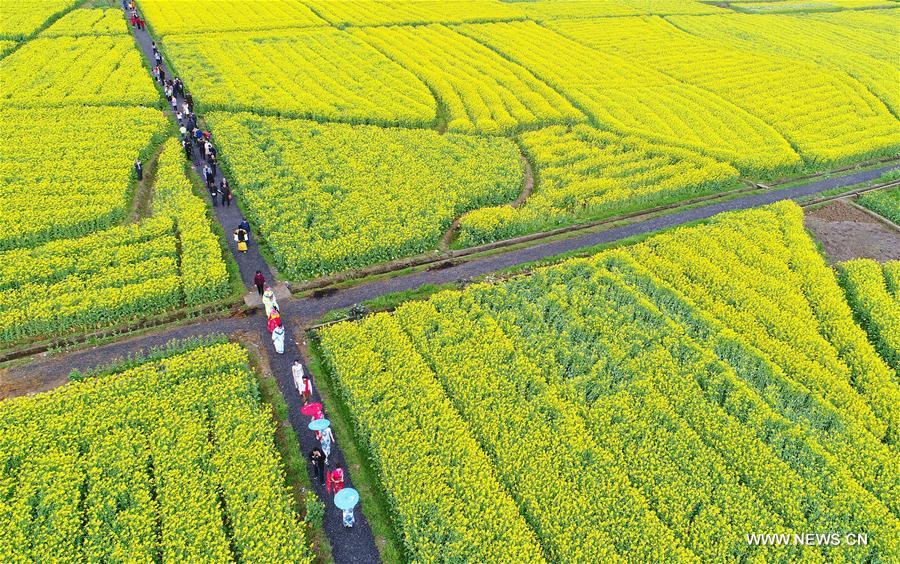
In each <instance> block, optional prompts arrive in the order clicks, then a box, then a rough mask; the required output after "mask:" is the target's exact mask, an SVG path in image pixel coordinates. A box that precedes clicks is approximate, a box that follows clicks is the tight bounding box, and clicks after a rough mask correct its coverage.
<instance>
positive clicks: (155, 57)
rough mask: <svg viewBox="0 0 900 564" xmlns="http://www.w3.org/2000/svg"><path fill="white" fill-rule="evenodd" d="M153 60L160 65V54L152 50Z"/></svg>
mask: <svg viewBox="0 0 900 564" xmlns="http://www.w3.org/2000/svg"><path fill="white" fill-rule="evenodd" d="M153 60H154V61H156V64H157V66H160V65H162V55H160V54H159V51H154V52H153Z"/></svg>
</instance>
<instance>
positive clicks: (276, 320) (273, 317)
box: [267, 307, 281, 333]
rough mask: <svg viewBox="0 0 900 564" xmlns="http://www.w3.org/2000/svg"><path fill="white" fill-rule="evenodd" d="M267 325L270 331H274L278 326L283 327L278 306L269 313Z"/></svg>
mask: <svg viewBox="0 0 900 564" xmlns="http://www.w3.org/2000/svg"><path fill="white" fill-rule="evenodd" d="M267 327H268V329H269V333H271V332H272V331H274V330H275V328H276V327H281V314H280V313H278V308H277V307H273V308H272V313H270V314H269V322H268V325H267Z"/></svg>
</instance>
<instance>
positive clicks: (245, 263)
mask: <svg viewBox="0 0 900 564" xmlns="http://www.w3.org/2000/svg"><path fill="white" fill-rule="evenodd" d="M130 29H131V30H132V33H133V34H134V37H135V39H136V42H137V44H138V46H139V47H140V49H141V51H143V53H144V55H145V57H146V60H147V61H153V60H154V56H153V43H152V42H153V38H152V37H150V34H149V33H147V32H145V31H139V30H136V29H135V28H130ZM160 67H161V68H162V69H163V70H164V71H165V74H166V78H168V79H172V78H174V75H173V73H172V72H171V70H170V69H169V68H168V66H167V65H166V64H165V62H163V64H161V65H160ZM185 87H186V89H189V87H190V85H185ZM176 101H177V104H178V106H179V107H181V104H182V103H183V102H184V100H183V98H182V97H181V96H180V95H176ZM194 103H195V105H196V100H195V101H194ZM170 117H171V116H170ZM197 118H198V121H200V116H199V115H198V116H197ZM215 140H216V139H215V137H213V139H212V141H213V142H214V143H215ZM193 149H194V150H193V162H192V163H191V164H192V166H193V168H194V170H195V171H196V172H197V174H198V175H199V176H200V178H203V173H202V171H203V167H204V166H205V165H206V164H207V162H206V160H205V159H204V157H203V152H202V150H201V148H200V145H199V144H197V143H195V144H194V145H193ZM222 178H223V177H222V170H221V167H216V168H215V178H214V182H215V185H216V186H217V187H218V186H219V185H220V183H221V181H222ZM229 184H230V185H231V187H232V190H233V191H234V192H235V199H237V197H238V196H239V194H237V193H236V190H237V186H236V185H235V184H234V183H229ZM207 201H208V202H210V203H211V204H212V205H213V211H214V212H215V215H216V219H218V221H219V223H220V224H221V225H222V228H223V230H224V231H225V234H226V240H227V242H228V247H229V249H230V250H231V253H232V255H233V256H234V259H235V261H236V262H237V264H238V267H239V268H240V274H241V279H242V281H243V283H244V286H245V287H247V288H252V287H253V277H254V275H255V274H256V271H261V272H262V273H263V275H264V276H265V277H266V280H267V282H268V284H269V285H271V286H275V284H276V280H275V277H274V276H273V272H272V269H270V268H269V266H268V265H267V264H266V262H265V260H264V259H263V256H262V254H261V253H260V252H259V247H258V246H257V244H256V243H255V240H256V237H253V238H252V240H251V243H250V245H249V249H248V251H247V252H244V253H240V252H238V251H237V243H236V242H235V241H234V238H233V237H231V233H232V231H233V230H234V229H235V228H236V227H237V226H238V224H239V223H240V222H241V220H242V219H243V216H242V213H241V211H240V209H239V208H238V207H237V205H236V204H234V203H232V205H231V206H224V205H221V204H222V203H221V202H217V201H216V200H215V199H214V198H210V197H209V196H208V195H207ZM217 204H219V205H217ZM252 227H253V226H251V229H252ZM257 235H258V233H257ZM260 313H261V312H260ZM289 316H290V314H289V313H288V312H287V311H285V310H282V318H283V319H284V328H285V347H284V354H280V355H279V354H276V353H275V352H274V348H273V346H272V344H271V335H270V333H269V331H268V330H267V328H266V319H265V317H264V316H263V315H256V316H251V317H249V318H246V319H242V320H239V321H238V322H237V325H236V326H234V327H232V326H225V325H223V324H220V323H215V322H213V323H209V324H200V325H204V328H203V329H201V331H213V332H215V331H222V332H225V333H232V332H235V331H251V332H257V333H258V334H259V337H260V339H261V342H262V351H261V352H263V353H264V354H266V355H267V357H268V360H269V365H270V366H271V369H272V371H273V373H274V374H275V377H276V379H277V381H278V387H279V389H280V390H281V393H282V395H283V396H284V399H285V401H286V402H287V404H288V408H289V412H290V421H291V425H292V426H293V428H294V431H295V432H296V434H297V437H298V438H299V440H300V444H301V448H302V449H303V451H304V453H306V452H309V450H311V449H312V447H313V446H314V444H317V441H316V440H315V437H314V435H313V434H312V432H311V431H310V430H309V429H308V428H307V424H308V423H309V421H308V418H306V417H304V416H302V415H301V414H300V407H301V404H302V401H301V398H300V395H299V393H298V392H297V389H296V388H295V387H294V385H293V380H292V378H291V364H292V363H293V360H294V358H295V357H299V350H298V348H297V343H296V341H295V340H294V338H293V336H292V331H291V329H290V323H287V320H288V318H289ZM197 327H198V326H196V325H195V326H191V327H186V328H182V329H181V330H179V331H180V332H181V333H186V332H190V331H191V330H192V329H194V330H196V329H197ZM169 338H172V335H171V333H165V332H163V333H160V334H158V335H155V336H154V337H151V338H145V339H144V340H142V341H134V342H131V343H128V342H126V343H125V344H123V345H120V344H118V343H117V344H116V345H113V346H112V348H111V349H110V350H105V351H104V352H103V353H99V352H98V351H96V350H94V351H89V352H88V353H86V354H85V355H84V357H83V359H84V360H85V361H87V359H91V360H90V361H87V362H93V363H94V364H95V365H96V364H102V363H101V362H98V360H100V358H102V357H108V356H109V354H110V351H115V350H116V348H117V347H120V346H127V347H128V348H129V350H130V351H134V350H135V349H142V348H145V347H146V346H147V343H148V342H151V341H153V340H158V339H163V340H166V339H169ZM179 338H180V337H179ZM119 350H121V349H119ZM113 354H115V353H113ZM72 368H73V366H72V364H71V362H70V360H69V357H68V356H67V357H63V358H62V359H60V360H58V361H56V364H51V365H48V366H47V367H46V370H45V372H44V374H46V375H47V376H44V378H43V379H42V380H41V381H42V382H44V383H45V385H50V384H55V385H59V383H61V382H62V381H64V380H62V381H61V380H60V378H59V374H60V373H62V372H65V373H66V374H68V372H69V371H70V370H71V369H72ZM11 372H13V371H11ZM21 374H22V371H21V370H17V371H15V373H14V374H7V375H6V376H7V377H10V378H13V379H16V378H17V380H16V381H17V382H18V383H19V384H20V386H19V387H18V388H17V389H21V383H22V382H23V379H22V377H21ZM50 374H55V377H54V376H50ZM314 397H315V398H318V391H317V390H316V391H315V393H314ZM326 415H327V406H326ZM343 458H344V457H343V453H342V452H341V449H340V446H339V445H334V446H333V447H332V452H331V457H330V462H331V468H333V467H334V464H336V463H338V462H340V463H343V461H344V460H343ZM307 470H308V471H310V470H311V469H310V468H308V469H307ZM345 480H346V483H347V485H348V486H349V485H352V476H350V472H349V470H346V471H345ZM314 489H315V490H316V494H317V495H318V496H319V498H320V499H321V500H322V501H323V502H324V503H325V508H326V509H325V517H324V521H323V527H324V529H325V533H326V535H327V536H328V539H329V541H330V543H331V551H332V556H333V558H334V560H335V562H339V563H343V562H364V563H372V562H378V561H379V560H380V557H379V554H378V550H377V548H376V546H375V539H374V537H373V535H372V530H371V527H370V526H369V522H368V520H367V519H366V517H365V515H364V514H363V513H362V510H361V508H357V511H356V517H357V519H356V524H355V525H354V526H353V527H352V528H349V529H348V528H345V527H344V526H343V524H342V521H341V512H340V510H339V509H337V507H335V505H334V503H333V501H332V499H331V496H330V495H327V494H326V492H325V490H324V488H323V487H321V486H318V485H317V486H316V487H315V488H314Z"/></svg>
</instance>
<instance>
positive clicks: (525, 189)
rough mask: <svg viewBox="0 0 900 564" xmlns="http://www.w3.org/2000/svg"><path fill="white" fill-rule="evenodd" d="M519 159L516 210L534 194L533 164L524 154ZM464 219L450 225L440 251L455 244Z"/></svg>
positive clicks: (440, 245)
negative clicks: (519, 168)
mask: <svg viewBox="0 0 900 564" xmlns="http://www.w3.org/2000/svg"><path fill="white" fill-rule="evenodd" d="M519 159H520V161H521V163H522V172H523V174H522V191H521V192H519V195H518V196H516V199H515V200H513V202H512V203H511V204H510V205H511V206H512V207H514V208H518V207H519V206H521V205H522V204H524V203H525V200H527V199H528V197H529V196H531V193H532V192H534V172H533V171H532V170H531V162H530V161H529V160H528V158H527V157H526V156H525V154H524V153H522V152H521V149H520V151H519ZM460 219H462V217H461V216H460V217H458V218H456V219H454V220H453V223H452V224H451V225H450V228H449V229H447V231H446V232H444V236H443V237H441V242H440V243H439V244H438V250H439V251H446V250H448V249H449V248H450V245H452V244H453V241H454V240H455V239H456V234H457V233H458V232H459V222H460Z"/></svg>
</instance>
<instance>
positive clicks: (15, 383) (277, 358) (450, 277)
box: [0, 32, 900, 562]
mask: <svg viewBox="0 0 900 564" xmlns="http://www.w3.org/2000/svg"><path fill="white" fill-rule="evenodd" d="M135 39H136V43H137V45H138V46H139V47H140V49H141V50H142V51H143V53H144V55H145V56H146V58H147V60H148V61H152V60H153V54H152V48H151V40H152V38H151V37H150V36H149V35H148V34H147V33H142V32H136V33H135ZM162 66H163V67H164V68H165V70H166V76H167V77H172V74H171V73H170V72H169V69H168V67H167V65H166V64H165V62H164V63H163V65H162ZM180 102H181V100H180V99H179V103H180ZM214 141H215V139H214ZM198 156H199V155H198V154H197V152H196V151H195V160H194V162H193V163H192V165H193V167H194V169H195V170H196V171H197V172H198V174H200V172H201V169H202V167H203V162H202V161H201V160H200V159H198V158H197V157H198ZM897 168H900V164H897V163H894V164H890V165H886V166H883V167H879V168H877V169H873V170H867V171H858V172H854V173H849V174H846V175H843V176H839V177H835V178H828V179H824V180H818V181H814V182H810V183H807V184H803V185H799V186H794V187H791V188H787V189H782V190H776V191H771V192H766V193H755V194H749V195H746V196H741V197H737V198H735V199H732V200H729V201H723V202H716V203H712V204H708V205H704V206H700V207H696V208H693V209H688V210H683V211H680V212H676V213H672V214H670V215H664V216H660V217H654V218H651V219H646V220H642V221H636V222H635V223H632V224H629V225H624V226H620V227H614V228H611V229H608V230H606V231H600V232H588V233H585V234H582V235H577V236H575V237H571V238H569V239H564V240H557V241H549V242H546V243H540V244H536V245H534V246H530V247H526V248H520V249H516V250H511V251H508V252H505V253H502V254H496V255H492V256H487V257H484V258H479V259H473V260H470V261H467V262H461V263H459V264H452V263H450V264H449V265H448V266H447V267H446V268H442V269H435V270H427V271H422V272H414V273H411V274H407V275H403V276H398V277H395V278H391V279H386V280H379V281H374V282H370V283H365V284H361V285H359V286H356V287H352V288H349V289H345V290H337V291H334V292H332V293H330V294H327V295H324V296H323V297H320V298H314V297H307V298H302V299H288V300H284V301H283V302H282V303H281V306H282V308H281V311H282V315H283V317H284V318H285V319H288V318H294V319H299V320H302V321H303V322H304V323H311V322H313V321H315V320H316V319H318V318H319V317H321V316H322V315H323V314H325V313H327V312H328V311H331V310H334V309H339V308H343V307H348V306H350V305H353V304H355V303H359V302H363V301H366V300H370V299H373V298H376V297H379V296H382V295H385V294H389V293H393V292H398V291H402V290H409V289H414V288H418V287H420V286H422V285H424V284H435V285H437V284H445V283H448V282H457V281H464V280H467V279H471V278H474V277H478V276H481V275H484V274H489V273H492V272H496V271H498V270H502V269H505V268H509V267H514V266H516V265H522V264H527V263H530V262H533V261H537V260H540V259H545V258H549V257H553V256H555V255H559V254H561V253H566V252H570V251H577V250H578V249H583V248H587V247H592V246H595V245H599V244H602V243H610V242H615V241H619V240H622V239H625V238H628V237H632V236H635V235H642V234H648V233H652V232H654V231H658V230H661V229H667V228H671V227H676V226H679V225H682V224H685V223H689V222H693V221H697V220H702V219H706V218H709V217H711V216H713V215H716V214H718V213H722V212H725V211H733V210H741V209H747V208H753V207H758V206H763V205H767V204H770V203H773V202H776V201H780V200H786V199H799V198H805V197H809V196H811V195H815V194H818V193H822V192H827V191H830V190H833V189H836V188H840V187H842V186H852V185H856V184H859V183H862V182H867V181H871V180H874V179H877V178H878V177H879V176H880V175H881V174H883V173H884V172H886V171H889V170H894V169H897ZM221 174H222V173H221V170H217V174H216V183H219V182H220V181H221V178H222V176H221ZM201 177H202V175H201ZM523 194H524V192H523ZM823 201H824V200H823ZM517 202H518V200H517ZM213 211H214V213H215V216H216V219H217V220H218V221H219V223H220V224H221V225H222V226H223V228H224V230H225V233H226V239H227V243H228V246H229V249H230V250H231V252H232V254H233V256H234V258H235V261H236V262H237V264H238V266H239V268H240V273H241V279H242V281H243V283H244V285H245V287H252V279H253V276H254V274H255V272H256V271H257V270H261V271H262V272H263V273H264V275H265V276H266V279H267V280H268V281H269V283H270V284H272V285H274V282H275V279H274V276H273V273H272V269H270V268H269V266H268V265H267V264H266V262H265V260H264V258H263V256H262V254H261V253H260V252H259V249H258V246H257V245H256V244H255V243H254V244H251V245H250V249H249V251H248V252H247V253H245V254H242V253H238V252H237V249H236V244H235V242H234V241H233V240H232V238H231V236H230V233H231V230H232V229H234V228H235V227H236V226H237V224H238V222H239V221H240V220H241V217H242V216H241V211H240V210H239V208H237V206H232V207H221V206H217V207H214V208H213ZM291 325H292V323H285V330H286V336H285V341H286V354H284V355H277V354H272V352H271V351H272V349H271V348H269V346H268V345H267V343H268V341H269V339H270V336H269V333H268V331H267V330H266V328H265V318H264V317H263V316H262V315H261V314H259V313H257V314H255V315H251V316H247V317H243V318H230V319H215V320H209V321H199V322H197V323H193V324H190V325H184V326H180V327H177V328H173V329H168V330H162V331H159V332H157V333H155V334H147V335H143V336H139V337H135V338H131V339H128V340H125V341H120V342H115V343H110V344H106V345H102V346H97V347H94V348H90V349H84V350H78V351H73V352H68V353H63V354H59V355H55V356H42V357H36V358H35V360H34V362H31V363H29V364H24V365H19V366H15V367H11V368H8V369H6V370H0V398H3V397H15V396H18V395H23V394H28V393H34V392H38V391H45V390H48V389H52V388H54V387H56V386H59V385H62V384H64V383H66V381H67V376H68V374H69V372H71V371H72V370H73V369H79V370H82V371H87V370H90V369H92V368H94V367H97V366H103V365H108V364H110V363H112V362H115V361H116V360H118V359H122V358H127V357H128V356H130V355H136V354H140V353H141V352H145V351H148V350H149V349H151V348H153V347H158V346H160V345H162V344H164V343H166V342H168V341H169V340H171V339H185V338H189V337H195V336H202V335H209V334H213V333H226V334H236V333H246V332H254V331H255V332H257V333H258V334H259V336H260V337H261V342H262V343H264V347H263V348H264V351H263V352H264V353H265V354H267V356H268V360H269V363H270V365H271V368H272V371H273V373H274V374H275V376H276V378H277V381H278V386H279V389H280V390H281V393H282V394H283V395H284V398H285V400H286V402H287V404H288V406H289V412H290V420H291V425H292V426H293V428H294V430H295V432H296V434H297V437H298V438H299V439H300V443H301V448H302V449H303V450H304V452H307V451H308V450H309V449H311V448H312V446H313V445H314V442H315V441H314V438H313V436H312V434H311V433H310V432H309V431H308V430H307V429H306V425H305V423H306V422H305V421H304V420H303V419H304V418H303V417H302V416H301V415H300V413H299V408H300V405H301V399H300V396H299V393H298V392H297V390H296V388H295V387H294V385H293V382H292V380H291V376H290V374H291V372H290V365H291V363H292V361H293V358H294V357H295V356H297V357H300V350H301V347H300V346H298V343H297V340H300V341H301V343H302V341H303V334H302V332H300V333H301V334H299V335H296V336H294V335H292V329H291ZM298 332H299V331H298ZM298 338H299V339H298ZM295 339H297V340H295ZM314 396H315V397H316V398H318V397H319V396H318V390H315V391H314ZM339 439H340V440H347V439H348V437H339ZM340 440H339V442H338V445H336V446H335V448H334V450H333V451H332V452H333V455H332V458H333V459H334V460H336V461H338V462H344V459H343V454H342V453H341V451H340V447H339V444H340ZM348 474H349V472H348ZM311 480H313V481H314V479H313V477H312V476H311ZM348 483H349V484H351V485H352V476H348ZM315 489H316V493H317V494H318V495H319V497H320V498H321V499H322V500H323V501H326V506H327V507H328V510H326V514H325V521H324V529H325V532H326V534H327V535H328V537H329V540H330V541H331V545H332V551H333V557H334V559H335V561H336V562H375V561H378V560H379V555H378V552H377V549H376V546H375V540H374V538H373V535H372V532H371V528H370V527H369V524H368V522H367V520H366V519H365V516H364V515H361V514H359V513H361V512H358V519H357V524H356V526H355V527H354V528H353V529H349V530H347V529H344V528H343V527H342V526H341V523H340V515H339V513H338V512H337V511H336V510H335V509H334V507H333V504H330V503H329V496H326V495H325V492H324V491H323V488H321V487H320V486H318V485H316V486H315Z"/></svg>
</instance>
